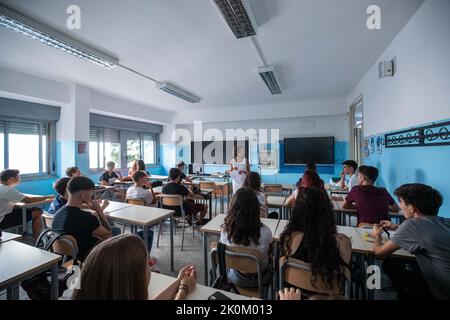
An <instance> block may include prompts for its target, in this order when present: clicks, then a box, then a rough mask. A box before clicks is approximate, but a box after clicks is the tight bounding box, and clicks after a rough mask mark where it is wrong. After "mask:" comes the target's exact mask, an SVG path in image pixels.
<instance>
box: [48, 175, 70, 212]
mask: <svg viewBox="0 0 450 320" xmlns="http://www.w3.org/2000/svg"><path fill="white" fill-rule="evenodd" d="M69 181H70V178H68V177H64V178H61V179H58V180H56V181H55V183H54V184H53V189H54V190H55V192H56V193H57V195H56V197H55V199H54V200H53V202H52V203H51V204H50V207H49V208H48V210H47V212H48V213H49V214H55V213H56V212H57V211H58V210H59V209H61V208H62V207H64V206H65V205H66V204H67V200H68V198H69V195H68V193H67V190H66V188H67V183H69Z"/></svg>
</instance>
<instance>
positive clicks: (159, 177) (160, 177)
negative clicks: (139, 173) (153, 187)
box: [149, 174, 169, 180]
mask: <svg viewBox="0 0 450 320" xmlns="http://www.w3.org/2000/svg"><path fill="white" fill-rule="evenodd" d="M168 178H169V176H161V175H157V174H151V175H150V177H149V179H150V180H167V179H168Z"/></svg>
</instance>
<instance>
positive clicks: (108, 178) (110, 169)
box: [99, 161, 126, 202]
mask: <svg viewBox="0 0 450 320" xmlns="http://www.w3.org/2000/svg"><path fill="white" fill-rule="evenodd" d="M115 168H116V163H115V162H114V161H108V163H106V170H105V171H104V172H103V173H102V174H101V176H100V179H99V182H100V184H101V185H102V186H113V185H114V181H115V180H116V179H117V180H120V181H123V177H122V175H121V174H120V172H118V171H116V170H115ZM112 192H113V193H114V195H115V196H116V198H117V200H119V201H122V202H123V201H125V196H126V194H125V191H124V190H120V189H116V188H115V189H113V190H112Z"/></svg>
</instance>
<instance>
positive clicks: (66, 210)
mask: <svg viewBox="0 0 450 320" xmlns="http://www.w3.org/2000/svg"><path fill="white" fill-rule="evenodd" d="M94 188H95V185H94V183H93V182H92V181H91V180H90V179H89V178H86V177H75V178H72V179H71V180H70V181H69V183H68V184H67V192H68V194H69V199H68V201H67V204H66V206H64V207H63V208H61V209H60V210H58V212H57V213H56V214H55V217H54V218H53V223H52V229H53V230H54V231H56V232H65V233H67V234H69V235H71V236H73V237H74V238H75V239H76V240H77V244H78V258H79V259H80V261H84V259H85V258H86V256H87V255H88V253H89V251H90V250H91V249H92V248H93V247H94V246H95V245H96V244H97V243H98V242H99V241H102V240H106V239H108V238H110V237H111V235H112V234H111V228H110V226H109V223H108V220H107V218H106V216H105V214H104V213H103V210H102V208H101V206H100V203H99V201H97V200H92V195H93V193H94ZM85 206H88V207H89V208H90V209H91V210H93V211H94V213H90V212H86V211H83V210H81V209H82V208H84V207H85Z"/></svg>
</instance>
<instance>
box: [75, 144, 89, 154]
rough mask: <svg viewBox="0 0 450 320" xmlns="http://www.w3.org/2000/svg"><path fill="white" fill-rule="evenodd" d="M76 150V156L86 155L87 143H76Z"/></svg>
mask: <svg viewBox="0 0 450 320" xmlns="http://www.w3.org/2000/svg"><path fill="white" fill-rule="evenodd" d="M77 149H78V154H87V142H84V141H78V142H77Z"/></svg>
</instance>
